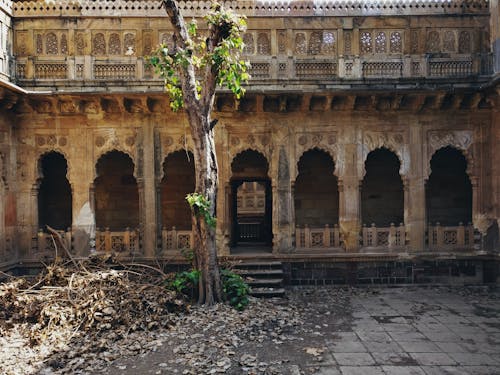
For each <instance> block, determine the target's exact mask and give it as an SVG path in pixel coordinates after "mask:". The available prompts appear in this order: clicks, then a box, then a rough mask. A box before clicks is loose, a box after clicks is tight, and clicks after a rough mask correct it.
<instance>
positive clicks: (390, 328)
mask: <svg viewBox="0 0 500 375" xmlns="http://www.w3.org/2000/svg"><path fill="white" fill-rule="evenodd" d="M382 327H383V328H384V330H386V331H387V332H412V331H414V330H415V328H414V327H412V325H411V324H403V323H388V324H382Z"/></svg>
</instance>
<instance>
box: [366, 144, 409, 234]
mask: <svg viewBox="0 0 500 375" xmlns="http://www.w3.org/2000/svg"><path fill="white" fill-rule="evenodd" d="M400 166H401V161H400V159H399V158H398V155H397V154H396V153H395V152H394V151H392V150H389V149H388V148H386V147H379V148H376V149H375V150H373V151H371V152H370V153H369V154H368V155H367V157H366V160H365V165H364V168H365V171H366V173H365V175H364V178H363V181H362V184H361V218H362V222H363V223H364V224H367V225H370V224H373V223H374V224H375V225H376V226H381V227H387V226H389V225H390V224H391V223H394V224H396V225H398V224H399V223H402V222H403V220H404V187H403V181H402V179H401V176H400V174H399V171H400Z"/></svg>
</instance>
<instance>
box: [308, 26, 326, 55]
mask: <svg viewBox="0 0 500 375" xmlns="http://www.w3.org/2000/svg"><path fill="white" fill-rule="evenodd" d="M322 36H323V32H322V31H313V32H312V33H311V35H310V36H309V50H308V52H309V54H310V55H319V54H320V53H321V39H322Z"/></svg>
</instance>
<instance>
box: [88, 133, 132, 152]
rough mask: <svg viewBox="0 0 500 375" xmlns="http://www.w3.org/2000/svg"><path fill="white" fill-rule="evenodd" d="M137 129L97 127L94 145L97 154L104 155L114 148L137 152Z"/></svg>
mask: <svg viewBox="0 0 500 375" xmlns="http://www.w3.org/2000/svg"><path fill="white" fill-rule="evenodd" d="M137 137H138V135H137V131H135V130H131V131H130V130H128V131H126V132H120V131H117V130H116V129H113V128H106V129H97V130H95V132H94V146H95V150H96V151H95V153H96V155H103V154H105V153H106V152H109V151H112V150H115V149H116V150H119V151H123V152H126V153H127V154H129V155H135V154H136V146H137Z"/></svg>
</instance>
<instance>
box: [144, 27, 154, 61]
mask: <svg viewBox="0 0 500 375" xmlns="http://www.w3.org/2000/svg"><path fill="white" fill-rule="evenodd" d="M142 38H143V39H142V46H143V47H142V54H143V56H148V55H150V54H151V51H152V50H153V41H152V36H151V33H149V32H147V33H144V34H143V36H142Z"/></svg>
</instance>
